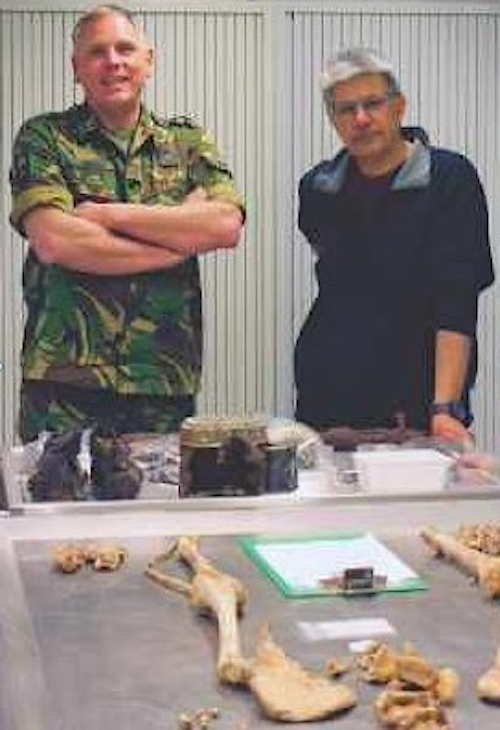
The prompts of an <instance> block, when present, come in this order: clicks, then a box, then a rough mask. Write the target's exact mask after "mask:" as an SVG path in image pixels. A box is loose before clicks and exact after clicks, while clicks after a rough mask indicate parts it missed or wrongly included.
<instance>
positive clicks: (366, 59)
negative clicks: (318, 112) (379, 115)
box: [321, 48, 401, 118]
mask: <svg viewBox="0 0 500 730" xmlns="http://www.w3.org/2000/svg"><path fill="white" fill-rule="evenodd" d="M363 74H381V75H382V76H384V77H385V79H386V81H387V90H388V92H389V93H390V94H394V95H395V96H397V95H398V94H400V93H401V87H400V85H399V81H398V79H397V77H396V73H395V71H394V68H393V66H392V65H391V64H390V63H389V61H387V60H386V59H385V58H382V56H379V55H378V54H377V53H375V51H372V50H370V49H368V48H349V49H347V50H344V51H340V52H339V53H337V55H336V56H334V57H333V58H331V59H330V60H328V61H327V63H326V65H325V68H324V71H323V74H322V76H321V90H322V92H323V102H324V104H325V107H326V110H327V112H328V115H329V116H330V118H331V117H332V114H333V92H334V89H335V86H336V85H337V84H339V83H340V82H342V81H349V80H350V79H352V78H355V77H356V76H362V75H363Z"/></svg>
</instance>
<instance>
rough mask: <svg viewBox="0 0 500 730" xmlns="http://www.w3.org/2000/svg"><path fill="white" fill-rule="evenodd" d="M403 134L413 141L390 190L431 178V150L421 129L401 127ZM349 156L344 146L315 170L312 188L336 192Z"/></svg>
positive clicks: (408, 187) (414, 186)
mask: <svg viewBox="0 0 500 730" xmlns="http://www.w3.org/2000/svg"><path fill="white" fill-rule="evenodd" d="M420 132H422V133H420ZM403 135H404V137H405V139H408V140H409V141H410V142H412V143H413V149H412V152H411V154H410V156H409V157H408V159H407V160H406V162H405V163H404V164H403V166H402V167H401V169H400V170H399V172H398V174H397V175H396V177H395V178H394V180H393V182H392V185H391V190H416V189H419V188H426V187H427V186H428V185H429V184H430V180H431V150H430V147H429V145H428V144H427V137H426V135H425V132H423V130H418V129H417V130H414V129H411V130H406V129H403ZM350 159H351V157H350V155H349V153H348V152H347V150H346V149H343V150H341V151H340V152H339V153H338V155H337V156H336V157H334V159H333V160H331V161H330V163H329V164H327V165H325V166H324V167H322V168H321V169H320V170H318V172H317V174H316V175H315V180H314V182H313V186H314V188H315V189H316V190H320V191H321V192H324V193H330V194H332V195H334V194H336V193H338V192H339V191H340V190H341V189H342V186H343V184H344V181H345V177H346V174H347V167H348V165H349V161H350Z"/></svg>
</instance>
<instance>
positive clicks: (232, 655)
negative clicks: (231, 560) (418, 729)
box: [146, 537, 356, 722]
mask: <svg viewBox="0 0 500 730" xmlns="http://www.w3.org/2000/svg"><path fill="white" fill-rule="evenodd" d="M174 555H175V557H176V558H177V559H179V560H181V561H182V562H183V563H185V564H187V565H188V566H189V567H190V568H191V570H192V571H193V577H192V580H191V581H190V582H187V581H184V580H182V579H180V578H177V577H174V576H171V575H168V574H166V573H164V572H163V571H162V570H161V569H160V567H159V566H160V563H161V562H162V561H163V560H164V559H165V555H162V556H160V557H159V558H157V559H156V560H155V561H153V563H152V564H151V565H150V566H149V567H148V568H147V569H146V575H148V576H149V577H150V578H151V579H152V580H154V581H155V582H157V583H159V584H160V585H162V586H163V587H164V588H167V589H169V590H173V591H176V592H177V593H181V594H182V595H184V596H187V597H188V598H189V600H190V603H191V605H192V606H193V607H195V608H196V609H198V610H201V611H208V612H209V613H210V614H211V615H212V616H213V617H215V619H216V621H217V624H218V634H219V651H218V658H217V676H218V678H219V681H220V682H222V683H224V684H230V685H235V684H239V685H245V686H247V687H248V688H249V689H250V690H251V691H252V693H253V694H254V696H255V697H256V699H257V701H258V702H259V704H260V706H261V708H262V710H263V712H264V714H265V715H267V717H269V718H271V719H273V720H280V721H282V722H306V721H309V720H317V719H324V718H327V717H330V716H333V715H336V714H338V713H340V712H343V711H345V710H348V709H350V708H351V707H353V706H354V705H355V704H356V696H355V694H354V692H352V691H351V690H350V689H349V688H347V687H344V686H342V685H340V684H335V683H333V682H331V681H330V680H328V679H326V678H325V677H322V676H321V675H320V674H318V675H314V674H312V673H310V672H307V671H306V670H305V669H303V668H302V667H301V666H300V664H299V663H298V662H296V661H294V660H292V659H290V658H289V657H287V656H286V654H285V653H284V652H283V651H282V649H280V647H278V646H277V645H276V644H275V642H274V640H273V639H272V637H271V634H270V631H269V629H268V627H265V628H263V629H261V631H260V633H259V641H258V644H257V648H256V653H255V657H254V658H253V659H245V658H244V656H243V655H242V651H241V641H240V634H239V618H240V617H241V615H242V613H243V610H244V608H245V606H246V602H247V592H246V589H245V587H244V585H243V584H242V583H241V581H239V580H238V579H236V578H234V577H233V576H231V575H229V574H227V573H223V572H222V571H220V570H219V569H218V568H217V567H215V565H213V564H212V563H211V562H210V561H209V560H207V558H206V557H204V556H203V555H202V554H201V553H200V551H199V548H198V540H197V538H195V537H181V538H179V540H178V541H177V543H176V547H175V551H173V550H170V552H169V557H170V556H174Z"/></svg>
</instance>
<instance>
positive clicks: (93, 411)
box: [19, 381, 194, 443]
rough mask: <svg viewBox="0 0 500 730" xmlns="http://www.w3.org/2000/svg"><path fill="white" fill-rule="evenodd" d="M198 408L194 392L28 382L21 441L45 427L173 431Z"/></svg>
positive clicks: (58, 429)
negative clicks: (149, 391)
mask: <svg viewBox="0 0 500 730" xmlns="http://www.w3.org/2000/svg"><path fill="white" fill-rule="evenodd" d="M193 412H194V398H193V397H192V396H177V397H168V396H167V397H161V396H147V395H120V394H119V393H116V392H111V391H103V390H90V391H89V390H84V389H82V388H79V387H74V386H71V385H64V384H61V383H45V382H35V381H31V382H26V383H24V384H23V386H22V388H21V408H20V413H19V434H20V436H21V439H22V441H23V443H29V442H30V441H34V440H35V439H36V438H37V436H38V434H40V433H41V432H43V431H48V432H51V433H65V432H69V431H74V430H79V429H85V428H94V429H99V432H100V433H102V434H109V435H111V434H119V433H148V432H152V433H170V432H173V431H179V430H180V427H181V424H182V421H183V420H184V419H185V418H187V417H188V416H191V415H192V414H193Z"/></svg>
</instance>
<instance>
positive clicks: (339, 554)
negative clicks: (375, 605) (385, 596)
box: [238, 532, 428, 598]
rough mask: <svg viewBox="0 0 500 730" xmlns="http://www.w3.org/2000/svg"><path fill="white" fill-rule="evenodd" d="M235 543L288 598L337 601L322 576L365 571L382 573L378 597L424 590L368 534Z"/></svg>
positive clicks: (242, 539) (247, 539)
mask: <svg viewBox="0 0 500 730" xmlns="http://www.w3.org/2000/svg"><path fill="white" fill-rule="evenodd" d="M238 543H239V544H240V546H241V547H242V549H243V550H244V552H245V553H246V555H247V556H248V557H249V558H250V559H251V560H252V561H253V562H254V563H255V565H256V566H257V567H258V568H259V569H260V570H261V571H262V572H263V573H264V575H266V576H267V577H268V578H269V579H270V580H271V581H272V582H273V583H274V584H275V585H276V586H277V587H278V588H279V590H280V591H281V593H282V594H283V595H284V596H286V597H287V598H309V597H313V596H329V597H331V596H339V595H345V594H344V593H342V592H335V591H332V590H331V589H330V588H328V587H327V586H325V584H324V582H323V581H324V579H325V576H329V575H333V574H335V573H336V572H337V573H339V574H340V573H341V572H342V571H343V570H345V569H346V568H353V567H356V566H359V565H362V564H364V565H366V564H367V562H368V563H370V565H371V566H372V567H373V568H374V569H375V570H378V571H386V573H387V580H386V582H385V585H384V587H383V588H380V589H379V590H378V591H377V592H408V591H418V590H426V589H427V587H428V586H427V583H426V582H425V581H424V580H423V579H422V578H421V577H420V576H419V575H417V574H416V573H415V572H414V571H413V569H412V568H410V567H409V566H408V565H406V563H404V562H403V561H402V560H401V559H400V558H399V556H398V555H396V554H395V553H394V552H393V551H392V550H390V549H389V548H388V547H387V546H386V545H384V543H383V542H381V541H380V540H379V539H378V538H376V537H375V536H374V535H373V534H372V533H369V532H357V533H342V534H326V535H325V534H321V535H308V536H306V537H304V536H301V537H276V536H274V537H266V536H264V537H262V536H245V537H240V538H238Z"/></svg>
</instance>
